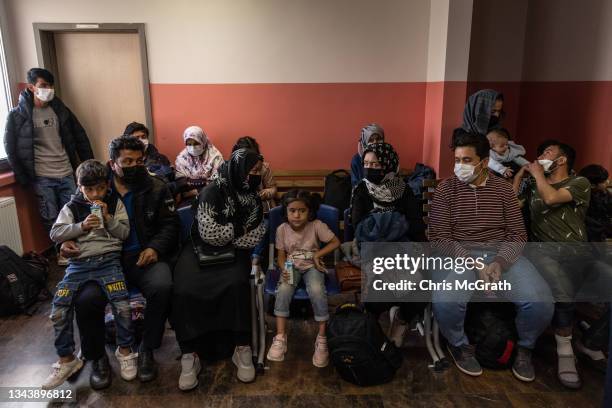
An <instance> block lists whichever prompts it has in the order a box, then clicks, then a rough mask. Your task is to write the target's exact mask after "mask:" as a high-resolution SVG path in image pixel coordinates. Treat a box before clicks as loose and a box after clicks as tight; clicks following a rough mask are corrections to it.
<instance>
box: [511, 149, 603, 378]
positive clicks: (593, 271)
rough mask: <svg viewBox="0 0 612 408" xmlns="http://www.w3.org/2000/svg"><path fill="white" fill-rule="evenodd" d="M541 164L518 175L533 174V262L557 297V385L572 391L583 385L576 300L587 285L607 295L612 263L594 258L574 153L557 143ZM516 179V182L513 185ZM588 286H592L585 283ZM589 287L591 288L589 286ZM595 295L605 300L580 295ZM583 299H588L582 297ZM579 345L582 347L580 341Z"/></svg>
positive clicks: (586, 186) (528, 196)
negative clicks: (576, 332)
mask: <svg viewBox="0 0 612 408" xmlns="http://www.w3.org/2000/svg"><path fill="white" fill-rule="evenodd" d="M538 154H539V156H538V160H537V161H535V162H533V163H530V164H528V165H526V166H525V167H523V168H522V169H521V170H520V171H519V172H518V173H517V179H520V177H522V176H523V174H524V173H525V172H528V173H529V174H530V175H531V178H530V179H529V180H528V182H527V188H526V191H525V193H524V194H523V195H522V197H521V198H522V199H524V202H525V203H526V204H527V205H528V206H529V214H530V218H531V233H532V235H533V238H534V240H535V241H538V242H542V243H546V244H538V245H537V246H536V245H534V246H536V248H533V249H532V251H531V252H532V254H530V255H532V256H531V259H532V260H533V262H534V264H535V265H536V267H537V268H538V270H539V271H540V273H541V274H542V275H543V276H544V278H545V279H546V280H547V281H548V283H549V284H550V286H551V289H552V292H553V295H554V297H555V300H556V303H555V316H554V319H553V326H554V328H555V340H556V343H557V357H558V370H557V376H558V378H559V381H560V382H561V383H562V384H563V385H564V386H566V387H568V388H579V387H580V386H581V384H582V382H581V380H580V376H579V374H578V371H577V369H576V363H575V355H574V350H573V346H572V332H573V324H574V308H575V303H574V299H575V297H576V295H577V293H579V291H580V289H581V288H582V286H583V285H584V284H585V282H588V281H595V282H597V284H596V286H598V287H599V289H602V290H604V291H605V292H606V293H605V296H604V297H607V296H609V293H610V290H612V289H611V288H612V269H611V268H610V265H609V264H606V263H604V262H600V261H599V260H597V259H595V257H594V254H593V252H591V251H590V246H589V245H587V244H585V243H586V242H587V240H588V235H587V229H586V224H585V218H586V213H587V210H588V207H589V202H590V198H591V183H590V182H589V180H588V179H586V178H585V177H579V176H575V175H574V174H572V168H573V165H574V161H575V158H576V152H575V151H574V149H573V148H572V147H571V146H569V145H567V144H565V143H561V142H558V141H555V140H549V141H546V142H545V143H543V144H542V145H540V146H539V147H538ZM516 183H518V181H516V182H515V186H516ZM587 285H588V283H587ZM586 287H588V286H586ZM582 293H583V294H585V295H588V296H594V297H595V298H590V297H589V299H586V300H592V301H601V300H600V299H599V295H598V291H593V292H592V291H588V290H585V291H583V292H582ZM583 298H584V296H583ZM576 345H577V346H580V345H579V344H578V343H577V344H576ZM579 349H580V351H581V352H583V353H584V354H586V355H587V356H589V357H590V358H591V359H593V360H602V359H604V358H605V355H604V354H603V353H602V352H601V351H600V350H589V349H586V348H585V347H584V346H582V347H579Z"/></svg>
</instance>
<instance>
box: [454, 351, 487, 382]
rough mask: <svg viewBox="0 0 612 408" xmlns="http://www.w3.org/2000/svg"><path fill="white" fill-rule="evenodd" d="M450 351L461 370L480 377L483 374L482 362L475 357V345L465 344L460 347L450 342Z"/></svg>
mask: <svg viewBox="0 0 612 408" xmlns="http://www.w3.org/2000/svg"><path fill="white" fill-rule="evenodd" d="M448 351H449V353H450V355H451V357H452V358H453V360H454V361H455V365H456V366H457V368H458V369H459V371H461V372H462V373H465V374H467V375H471V376H473V377H478V376H479V375H481V374H482V367H480V363H479V362H478V360H476V357H474V351H475V348H474V346H472V345H471V344H464V345H462V346H460V347H455V346H452V345H450V344H449V345H448Z"/></svg>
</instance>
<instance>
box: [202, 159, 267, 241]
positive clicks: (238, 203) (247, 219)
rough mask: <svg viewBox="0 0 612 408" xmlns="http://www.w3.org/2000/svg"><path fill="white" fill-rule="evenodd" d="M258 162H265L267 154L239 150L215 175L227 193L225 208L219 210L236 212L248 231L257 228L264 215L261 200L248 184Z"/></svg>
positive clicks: (238, 221) (229, 213)
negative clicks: (249, 176) (264, 157)
mask: <svg viewBox="0 0 612 408" xmlns="http://www.w3.org/2000/svg"><path fill="white" fill-rule="evenodd" d="M258 161H263V156H261V155H260V154H258V153H256V152H255V151H253V150H250V149H244V148H243V149H238V150H235V151H234V152H232V155H231V157H230V159H229V160H227V161H225V162H224V163H223V164H222V165H221V166H220V167H219V169H218V170H217V174H216V175H215V176H214V177H213V180H214V183H215V184H216V185H217V187H218V189H219V190H220V191H221V192H223V193H224V195H225V196H226V200H225V204H224V208H223V209H221V211H219V212H220V213H225V214H227V215H235V216H236V221H237V224H240V225H242V226H244V227H246V229H247V230H251V229H253V228H255V227H257V226H258V225H259V223H260V222H261V218H262V217H263V207H262V204H261V199H260V198H259V195H258V194H257V192H256V191H253V190H251V189H250V188H249V183H248V175H249V172H250V171H251V170H252V169H253V167H254V166H255V165H256V164H257V162H258Z"/></svg>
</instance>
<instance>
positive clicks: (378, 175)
mask: <svg viewBox="0 0 612 408" xmlns="http://www.w3.org/2000/svg"><path fill="white" fill-rule="evenodd" d="M363 176H364V177H365V178H366V179H368V180H369V181H371V182H372V183H374V184H380V182H381V181H382V180H383V178H385V174H384V173H383V170H382V169H370V168H364V169H363Z"/></svg>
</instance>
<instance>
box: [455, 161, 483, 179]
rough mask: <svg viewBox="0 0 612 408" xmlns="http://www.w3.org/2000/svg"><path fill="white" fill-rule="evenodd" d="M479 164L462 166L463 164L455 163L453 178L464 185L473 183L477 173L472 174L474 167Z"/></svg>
mask: <svg viewBox="0 0 612 408" xmlns="http://www.w3.org/2000/svg"><path fill="white" fill-rule="evenodd" d="M479 163H480V162H478V163H476V164H475V165H474V164H463V163H455V176H457V178H458V179H459V180H461V181H463V182H464V183H471V182H472V181H474V180H475V179H476V178H477V177H478V174H479V173H474V171H475V170H476V166H477V165H478V164H479Z"/></svg>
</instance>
